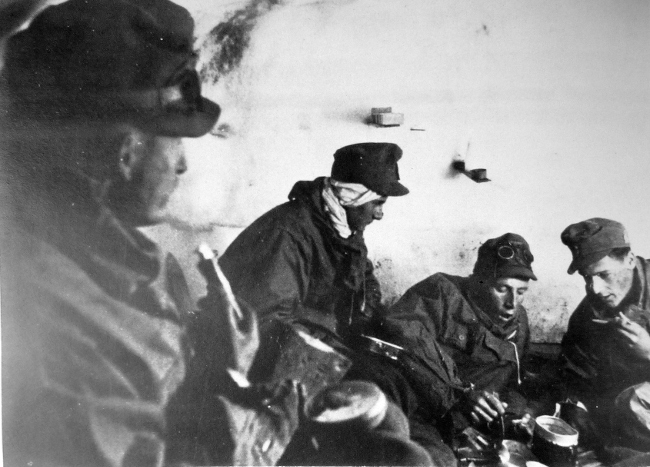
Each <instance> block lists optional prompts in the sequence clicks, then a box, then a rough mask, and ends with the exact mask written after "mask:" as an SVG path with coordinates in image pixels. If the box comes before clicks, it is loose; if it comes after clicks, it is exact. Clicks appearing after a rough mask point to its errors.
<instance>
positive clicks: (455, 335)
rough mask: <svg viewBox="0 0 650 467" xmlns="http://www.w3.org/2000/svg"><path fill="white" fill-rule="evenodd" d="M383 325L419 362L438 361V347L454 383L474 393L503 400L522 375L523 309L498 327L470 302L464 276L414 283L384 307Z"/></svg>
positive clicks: (525, 339)
mask: <svg viewBox="0 0 650 467" xmlns="http://www.w3.org/2000/svg"><path fill="white" fill-rule="evenodd" d="M386 326H387V327H388V328H389V329H390V332H391V333H392V334H394V335H397V336H400V337H401V339H403V341H404V342H405V343H408V347H409V348H410V349H411V350H412V351H413V352H415V353H416V354H418V355H420V356H421V357H422V358H423V359H425V360H427V359H431V360H433V361H437V360H439V359H440V357H439V356H438V351H437V349H436V348H435V346H434V345H433V344H434V343H435V342H437V343H438V344H440V346H441V347H442V349H443V350H444V351H445V352H446V353H447V354H448V355H449V356H450V357H451V358H452V360H453V361H454V362H455V364H456V367H457V368H458V374H459V376H460V379H461V380H462V381H463V382H465V383H473V384H474V385H475V386H476V388H477V389H480V390H487V391H496V392H500V393H504V394H503V396H505V397H507V393H508V392H509V390H511V389H514V388H516V387H517V385H518V377H519V376H523V374H522V369H521V362H522V361H523V358H524V355H525V354H526V352H527V350H528V345H529V340H530V330H529V327H528V315H527V313H526V310H525V309H524V307H523V306H521V305H519V306H518V308H517V310H516V312H515V317H514V319H513V321H512V322H511V323H510V324H509V325H508V328H507V329H498V328H497V327H495V326H494V325H493V324H492V323H491V322H490V321H489V319H488V318H487V317H486V316H485V312H483V310H482V309H481V306H480V304H479V303H476V302H475V301H474V300H472V299H471V298H470V279H469V278H468V277H459V276H452V275H449V274H443V273H438V274H434V275H432V276H430V277H428V278H426V279H425V280H423V281H422V282H419V283H418V284H416V285H414V286H413V287H411V288H410V289H409V290H407V291H406V293H405V294H404V295H403V296H402V297H401V298H400V299H399V300H398V302H397V303H395V304H394V305H393V306H392V307H391V308H390V310H389V312H388V315H387V317H386ZM513 331H516V334H515V335H514V337H513V338H511V339H508V338H507V337H506V335H510V334H511V333H512V332H513ZM504 334H505V335H504Z"/></svg>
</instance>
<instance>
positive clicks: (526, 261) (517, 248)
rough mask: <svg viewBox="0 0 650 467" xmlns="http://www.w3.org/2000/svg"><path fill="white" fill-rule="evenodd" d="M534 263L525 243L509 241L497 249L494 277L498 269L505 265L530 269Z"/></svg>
mask: <svg viewBox="0 0 650 467" xmlns="http://www.w3.org/2000/svg"><path fill="white" fill-rule="evenodd" d="M532 262H533V256H532V255H531V253H530V252H529V251H528V248H526V246H525V245H524V244H523V243H519V242H515V243H511V242H510V241H508V242H506V243H504V244H502V245H499V246H498V247H497V248H496V258H495V262H494V271H493V275H494V277H496V276H497V269H498V268H499V266H503V265H504V264H511V265H518V266H523V267H525V268H526V269H530V264H531V263H532Z"/></svg>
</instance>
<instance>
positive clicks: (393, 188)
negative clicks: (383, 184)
mask: <svg viewBox="0 0 650 467" xmlns="http://www.w3.org/2000/svg"><path fill="white" fill-rule="evenodd" d="M408 193H409V189H408V188H406V187H405V186H404V185H402V184H401V183H400V182H392V183H391V184H390V185H389V187H388V190H387V191H386V193H385V195H386V196H404V195H407V194H408Z"/></svg>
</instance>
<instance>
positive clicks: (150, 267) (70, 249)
mask: <svg viewBox="0 0 650 467" xmlns="http://www.w3.org/2000/svg"><path fill="white" fill-rule="evenodd" d="M102 191H103V190H102V187H101V186H100V184H99V183H98V182H96V181H95V180H92V179H90V178H88V177H87V176H85V175H83V174H80V173H76V172H72V171H68V170H60V171H54V172H53V173H52V174H51V175H50V177H49V178H48V180H47V181H46V182H45V184H44V186H43V191H42V196H41V197H40V200H39V201H38V202H37V203H39V204H37V205H36V206H35V208H34V212H33V214H35V215H31V216H30V218H29V219H30V224H31V228H32V229H33V230H32V231H33V232H36V233H37V235H39V236H41V237H42V238H43V240H45V241H46V242H48V243H51V244H53V245H55V246H56V247H57V248H59V249H61V250H62V251H64V252H65V254H66V255H68V256H69V257H71V258H72V259H74V260H75V261H76V262H77V263H78V264H79V265H80V266H81V267H82V268H83V269H84V270H86V272H87V273H88V274H89V275H91V276H92V277H93V278H94V279H95V280H96V281H97V283H98V284H100V285H101V286H102V287H104V289H105V290H106V291H107V293H109V294H110V295H112V296H114V297H118V298H120V299H128V297H130V296H132V295H133V294H134V293H136V291H137V289H139V288H140V287H141V286H142V285H146V284H150V283H152V282H153V281H154V280H155V279H156V278H157V277H158V276H159V274H160V271H161V268H162V259H163V258H162V252H161V250H160V249H159V247H158V246H157V245H156V244H155V243H154V242H152V241H151V240H149V239H148V238H147V237H146V236H145V235H144V234H142V233H141V232H139V231H138V230H137V229H135V228H130V227H127V226H125V225H123V224H122V223H121V222H120V221H119V220H118V219H117V218H116V217H115V216H114V215H113V213H112V212H111V211H110V209H108V208H107V207H106V206H104V205H103V203H102V195H103V193H102ZM39 205H40V207H39ZM44 214H45V215H44Z"/></svg>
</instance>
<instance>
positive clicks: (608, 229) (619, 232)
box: [560, 217, 630, 274]
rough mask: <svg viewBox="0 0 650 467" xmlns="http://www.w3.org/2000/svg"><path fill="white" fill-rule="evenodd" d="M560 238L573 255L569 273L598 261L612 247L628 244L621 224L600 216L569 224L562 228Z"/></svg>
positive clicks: (621, 246) (628, 241)
mask: <svg viewBox="0 0 650 467" xmlns="http://www.w3.org/2000/svg"><path fill="white" fill-rule="evenodd" d="M560 238H561V239H562V243H564V244H565V245H566V246H568V247H569V249H570V250H571V254H572V255H573V261H571V264H570V265H569V269H568V270H567V272H568V273H569V274H573V273H574V272H576V271H578V270H579V269H582V268H584V267H586V266H589V265H590V264H593V263H595V262H596V261H600V260H601V259H603V258H604V257H605V256H607V255H608V254H609V253H610V252H611V251H612V250H613V249H614V248H624V247H629V246H630V240H629V238H628V235H627V231H626V230H625V227H623V224H621V223H620V222H616V221H613V220H610V219H603V218H602V217H593V218H591V219H587V220H586V221H582V222H578V223H576V224H571V225H570V226H568V227H567V228H566V229H564V231H563V232H562V235H561V237H560Z"/></svg>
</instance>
